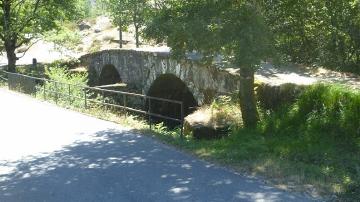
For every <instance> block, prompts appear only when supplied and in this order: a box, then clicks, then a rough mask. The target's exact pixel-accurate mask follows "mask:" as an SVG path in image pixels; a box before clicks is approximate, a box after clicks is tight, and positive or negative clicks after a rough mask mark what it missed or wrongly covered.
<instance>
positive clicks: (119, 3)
mask: <svg viewBox="0 0 360 202" xmlns="http://www.w3.org/2000/svg"><path fill="white" fill-rule="evenodd" d="M108 8H109V11H110V14H111V17H112V19H113V23H114V24H116V25H117V26H118V29H119V45H120V48H122V47H123V31H126V30H127V29H128V27H129V25H130V24H131V18H130V15H129V14H130V12H129V1H128V0H109V2H108Z"/></svg>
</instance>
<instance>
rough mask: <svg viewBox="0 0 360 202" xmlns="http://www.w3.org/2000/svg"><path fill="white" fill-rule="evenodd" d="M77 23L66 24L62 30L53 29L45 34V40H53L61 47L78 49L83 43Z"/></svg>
mask: <svg viewBox="0 0 360 202" xmlns="http://www.w3.org/2000/svg"><path fill="white" fill-rule="evenodd" d="M75 27H76V25H73V24H70V23H69V24H65V25H64V26H62V27H61V29H60V30H52V31H50V32H48V33H46V34H45V40H46V41H49V42H53V43H54V44H56V45H58V46H60V47H66V48H68V49H71V50H76V49H77V47H78V45H79V44H81V42H82V40H81V35H80V33H79V31H78V30H77V28H75Z"/></svg>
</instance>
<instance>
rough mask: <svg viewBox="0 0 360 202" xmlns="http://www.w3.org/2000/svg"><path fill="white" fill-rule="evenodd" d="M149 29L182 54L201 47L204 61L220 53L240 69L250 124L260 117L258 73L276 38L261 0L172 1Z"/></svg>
mask: <svg viewBox="0 0 360 202" xmlns="http://www.w3.org/2000/svg"><path fill="white" fill-rule="evenodd" d="M169 4H170V6H166V7H164V8H163V9H161V10H160V11H159V12H157V13H156V14H155V17H154V18H153V20H152V21H151V22H150V23H149V24H148V26H147V28H145V36H146V37H148V38H152V39H156V40H157V41H158V42H161V41H166V42H167V44H168V46H170V47H171V51H172V54H173V55H174V56H175V57H177V58H182V57H185V56H186V53H187V52H193V51H196V52H197V53H199V54H201V55H202V56H203V59H204V61H206V62H211V61H213V58H214V57H215V56H219V55H220V56H222V57H223V58H224V61H225V62H227V63H230V64H232V65H235V66H236V67H238V68H240V88H239V89H240V91H239V97H240V106H241V112H242V117H243V121H244V125H245V126H246V127H255V126H256V124H257V122H258V120H259V117H258V112H257V106H256V99H255V93H254V73H255V70H256V68H257V67H258V65H259V64H260V63H261V60H262V59H266V58H267V57H268V56H270V55H271V53H272V43H271V37H270V34H269V31H268V28H267V26H266V24H265V22H264V19H263V17H262V16H263V14H262V9H261V7H260V4H258V3H257V2H256V1H254V0H253V1H251V0H184V1H175V0H173V1H170V3H169Z"/></svg>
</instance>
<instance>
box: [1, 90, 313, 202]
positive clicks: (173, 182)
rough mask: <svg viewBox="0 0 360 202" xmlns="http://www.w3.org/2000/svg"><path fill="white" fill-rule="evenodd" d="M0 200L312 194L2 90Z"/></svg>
mask: <svg viewBox="0 0 360 202" xmlns="http://www.w3.org/2000/svg"><path fill="white" fill-rule="evenodd" d="M0 201H5V202H7V201H10V202H17V201H24V202H41V201H59V202H60V201H61V202H70V201H75V202H82V201H84V202H91V201H101V202H102V201H207V202H208V201H309V198H307V197H305V196H302V195H297V194H290V193H286V192H283V191H281V190H278V189H275V188H272V187H270V186H267V185H265V184H263V183H262V182H261V181H260V180H258V179H255V178H250V177H243V176H240V175H238V174H235V173H232V172H229V171H227V170H225V169H222V168H218V167H216V166H214V165H211V164H209V163H205V162H203V161H200V160H197V159H195V158H193V157H191V156H189V155H186V154H183V153H181V152H179V151H176V150H175V149H173V148H170V147H169V146H165V145H163V144H161V143H159V142H157V141H156V140H153V139H152V138H149V137H145V136H141V135H138V134H135V133H134V132H132V131H131V130H129V129H126V128H123V127H121V126H119V125H116V124H114V123H110V122H106V121H101V120H98V119H95V118H91V117H88V116H85V115H82V114H79V113H76V112H72V111H68V110H65V109H61V108H58V107H56V106H53V105H50V104H46V103H42V102H39V101H37V100H34V99H32V98H29V97H26V96H23V95H18V94H15V93H11V92H8V91H5V90H1V89H0Z"/></svg>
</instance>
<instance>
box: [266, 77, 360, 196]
mask: <svg viewBox="0 0 360 202" xmlns="http://www.w3.org/2000/svg"><path fill="white" fill-rule="evenodd" d="M263 116H264V117H263V119H262V121H261V123H260V129H261V131H262V133H263V135H264V136H265V137H266V138H267V144H268V148H269V149H270V153H272V154H274V155H276V156H278V157H279V158H280V159H287V160H290V161H293V162H301V163H304V164H307V165H311V166H316V167H315V168H316V169H313V171H312V172H313V173H316V172H317V173H318V174H317V175H318V176H321V177H322V178H324V179H326V180H328V184H329V186H333V187H336V186H338V187H341V189H340V190H338V191H339V192H342V191H344V189H345V191H347V192H350V193H353V192H354V191H355V192H356V194H360V190H359V189H353V187H354V186H353V185H352V184H354V182H357V181H360V172H359V168H360V158H359V156H360V92H359V91H356V90H350V89H346V88H344V87H341V86H337V85H326V84H317V85H313V86H310V87H308V88H307V89H305V90H304V92H303V93H302V94H301V95H300V97H299V98H298V99H297V101H296V102H295V103H294V104H292V105H289V106H283V107H282V108H280V109H278V110H276V111H275V112H270V111H266V112H265V113H263ZM316 170H317V171H316ZM350 185H352V186H350ZM348 189H351V190H348Z"/></svg>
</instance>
